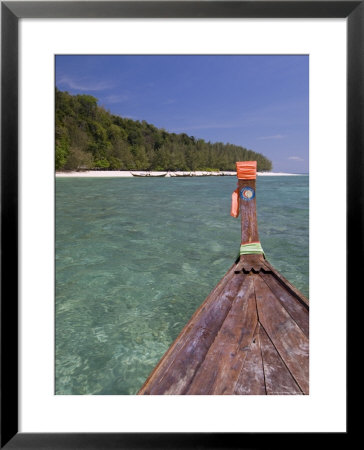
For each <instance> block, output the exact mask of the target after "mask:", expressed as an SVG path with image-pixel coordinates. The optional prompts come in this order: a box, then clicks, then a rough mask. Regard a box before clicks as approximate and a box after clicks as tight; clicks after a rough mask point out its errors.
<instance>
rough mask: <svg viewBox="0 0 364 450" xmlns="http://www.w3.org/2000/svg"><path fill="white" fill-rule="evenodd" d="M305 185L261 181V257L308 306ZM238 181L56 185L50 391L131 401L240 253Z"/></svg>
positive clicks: (303, 181)
mask: <svg viewBox="0 0 364 450" xmlns="http://www.w3.org/2000/svg"><path fill="white" fill-rule="evenodd" d="M308 181H309V178H308V176H294V177H258V179H257V209H258V224H259V234H260V240H261V243H262V246H263V249H264V251H265V253H266V257H267V259H268V260H269V261H270V262H271V263H272V264H273V265H274V266H275V267H276V268H277V269H278V270H279V271H280V272H281V273H282V274H283V275H284V276H285V277H286V278H288V280H289V281H291V282H292V283H293V284H294V285H295V286H296V287H297V288H298V289H300V290H301V291H302V292H303V293H304V294H305V295H306V296H308ZM235 187H236V178H235V177H191V178H57V179H56V393H57V394H101V395H107V394H119V395H120V394H135V393H136V392H137V391H138V389H139V388H140V387H141V385H142V384H143V382H144V381H145V379H146V378H147V376H148V375H149V373H150V372H151V370H152V369H153V367H154V366H155V365H156V363H157V362H158V361H159V359H160V358H161V356H162V355H163V354H164V352H165V351H166V350H167V349H168V347H169V346H170V345H171V343H172V342H173V340H174V339H175V338H176V337H177V335H178V333H179V332H180V331H181V329H182V328H183V326H184V325H185V324H186V322H187V321H188V320H189V318H190V317H191V315H192V314H193V312H194V311H195V310H196V308H197V307H198V306H199V305H200V304H201V303H202V302H203V300H204V299H205V297H206V296H207V295H208V293H209V292H210V291H211V290H212V288H213V287H214V286H215V285H216V283H217V282H218V281H219V280H220V278H221V277H222V276H223V275H224V274H225V272H226V271H227V269H228V268H229V267H230V265H231V263H232V262H233V261H234V259H235V257H236V255H237V252H238V250H239V245H240V218H239V219H234V218H232V217H231V216H230V214H229V213H230V199H231V193H232V191H233V190H234V189H235Z"/></svg>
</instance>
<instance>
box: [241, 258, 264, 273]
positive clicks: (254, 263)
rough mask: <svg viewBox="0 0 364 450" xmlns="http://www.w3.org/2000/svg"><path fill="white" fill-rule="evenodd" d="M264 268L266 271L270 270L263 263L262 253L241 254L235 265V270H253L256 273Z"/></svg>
mask: <svg viewBox="0 0 364 450" xmlns="http://www.w3.org/2000/svg"><path fill="white" fill-rule="evenodd" d="M262 269H263V270H265V271H266V272H270V271H271V269H270V268H268V266H267V265H266V264H265V259H264V256H263V255H261V254H260V255H242V256H241V257H240V260H239V262H238V263H237V265H236V269H235V270H236V271H237V272H238V271H242V270H244V271H245V272H250V271H252V270H254V271H255V272H256V273H258V272H260V271H261V270H262Z"/></svg>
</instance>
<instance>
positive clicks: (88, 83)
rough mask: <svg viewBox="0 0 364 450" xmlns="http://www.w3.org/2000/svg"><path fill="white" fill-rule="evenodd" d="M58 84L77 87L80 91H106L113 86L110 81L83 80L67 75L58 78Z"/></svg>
mask: <svg viewBox="0 0 364 450" xmlns="http://www.w3.org/2000/svg"><path fill="white" fill-rule="evenodd" d="M57 85H58V86H64V87H68V88H70V89H76V90H78V91H104V90H106V89H110V88H112V87H113V85H112V84H111V83H110V82H108V81H92V80H86V79H84V78H83V79H81V80H72V79H71V78H69V77H66V76H64V77H60V78H59V79H58V80H57Z"/></svg>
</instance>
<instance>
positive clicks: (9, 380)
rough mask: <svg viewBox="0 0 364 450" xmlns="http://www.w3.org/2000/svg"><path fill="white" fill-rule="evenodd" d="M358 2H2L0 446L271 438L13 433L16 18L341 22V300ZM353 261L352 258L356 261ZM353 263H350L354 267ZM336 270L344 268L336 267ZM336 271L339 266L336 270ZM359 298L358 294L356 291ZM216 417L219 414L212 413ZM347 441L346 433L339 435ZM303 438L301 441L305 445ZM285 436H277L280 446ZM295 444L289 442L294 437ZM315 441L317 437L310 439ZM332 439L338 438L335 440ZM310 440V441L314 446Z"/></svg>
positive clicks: (355, 145)
mask: <svg viewBox="0 0 364 450" xmlns="http://www.w3.org/2000/svg"><path fill="white" fill-rule="evenodd" d="M363 3H364V1H330V0H328V1H309V0H308V1H260V0H255V1H239V0H238V1H188V2H185V1H175V2H171V1H167V2H166V1H159V2H158V1H113V2H107V1H93V2H77V1H76V2H73V1H70V2H62V1H55V2H47V1H38V2H32V1H29V2H21V1H20V2H17V1H9V2H8V1H5V2H1V443H0V445H1V448H6V449H40V448H46V449H76V448H77V449H81V448H82V449H104V448H105V449H106V448H113V449H116V448H120V449H124V448H125V449H139V448H148V447H149V448H155V449H163V448H172V449H182V448H196V449H197V448H198V449H201V448H216V449H217V448H221V449H222V448H224V449H225V448H257V447H260V446H261V444H262V442H263V440H264V441H265V440H267V441H268V440H269V441H270V442H272V441H271V439H272V437H273V436H276V435H277V434H270V433H192V434H191V433H177V434H176V433H136V434H134V433H55V434H52V433H51V434H50V433H18V412H19V411H18V400H19V398H18V331H19V330H18V182H19V179H18V50H19V48H18V21H19V19H20V18H44V19H47V18H116V17H122V18H238V17H241V18H347V39H348V41H347V55H348V56H347V75H348V83H347V205H346V207H347V211H346V212H347V238H346V239H347V261H346V267H347V268H348V266H349V264H348V261H349V260H350V262H351V264H350V270H348V269H347V286H348V288H347V301H348V299H349V298H350V297H353V294H354V293H355V292H356V291H357V289H358V288H359V282H360V279H361V277H360V274H361V273H362V269H363V263H362V262H359V258H360V256H361V254H362V250H363V202H364V198H363V181H362V180H363V178H364V177H362V174H363V173H364V172H363V169H364V166H363V149H364V133H363V129H364V127H363V125H364V5H363ZM358 257H359V258H358ZM353 260H354V261H357V263H355V264H353ZM340 263H341V268H340V270H343V265H344V262H343V261H341V262H340ZM338 270H339V268H338ZM359 292H360V290H359ZM217 414H219V412H218V411H217ZM339 434H340V435H344V436H346V435H347V433H339ZM308 435H309V433H306V434H304V435H303V436H302V438H300V444H302V443H305V440H306V438H307V437H308ZM289 436H290V435H289V434H286V435H285V436H283V437H282V436H281V435H280V436H279V439H280V445H281V446H282V445H283V446H285V444H286V443H287V439H288V438H289ZM294 438H296V436H295V437H294ZM315 439H317V435H316V438H315ZM335 439H337V437H336V438H335ZM316 442H317V441H316Z"/></svg>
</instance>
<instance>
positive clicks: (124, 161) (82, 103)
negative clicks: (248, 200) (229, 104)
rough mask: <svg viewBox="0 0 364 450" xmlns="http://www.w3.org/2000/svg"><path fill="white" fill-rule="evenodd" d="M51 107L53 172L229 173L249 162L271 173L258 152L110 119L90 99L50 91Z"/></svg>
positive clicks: (128, 120)
mask: <svg viewBox="0 0 364 450" xmlns="http://www.w3.org/2000/svg"><path fill="white" fill-rule="evenodd" d="M55 108H56V129H55V169H56V171H80V170H97V171H100V170H102V171H105V170H107V171H121V170H146V171H211V172H212V171H235V162H236V161H249V160H255V161H257V169H258V171H259V172H269V171H271V170H272V162H271V161H270V160H269V159H267V158H266V157H265V156H264V155H262V154H261V153H257V152H254V151H253V150H248V149H246V148H244V147H241V146H238V145H233V144H229V143H222V142H214V143H211V142H206V141H205V140H203V139H198V138H196V137H194V136H188V135H187V134H185V133H180V134H176V133H169V132H167V131H166V130H164V129H163V128H157V127H155V126H154V125H152V124H149V123H147V122H146V121H144V120H143V121H139V120H132V119H129V118H123V117H120V116H118V115H114V114H112V113H110V112H109V111H106V110H105V108H104V107H102V106H100V105H99V104H98V100H97V99H96V98H95V97H93V96H91V95H71V94H69V93H68V92H66V91H60V90H58V89H57V88H56V94H55Z"/></svg>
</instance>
